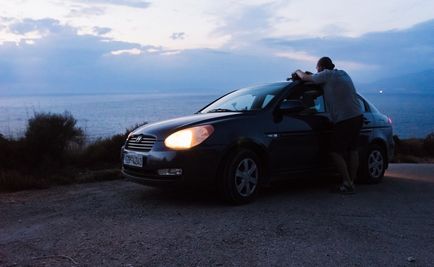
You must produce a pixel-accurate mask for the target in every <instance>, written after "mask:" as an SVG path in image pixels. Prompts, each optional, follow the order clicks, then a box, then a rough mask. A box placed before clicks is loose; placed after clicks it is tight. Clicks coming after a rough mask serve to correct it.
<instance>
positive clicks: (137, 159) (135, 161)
mask: <svg viewBox="0 0 434 267" xmlns="http://www.w3.org/2000/svg"><path fill="white" fill-rule="evenodd" d="M124 164H125V165H130V166H134V167H143V155H140V154H136V153H128V154H125V155H124Z"/></svg>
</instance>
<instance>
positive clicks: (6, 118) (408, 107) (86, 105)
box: [0, 93, 434, 141]
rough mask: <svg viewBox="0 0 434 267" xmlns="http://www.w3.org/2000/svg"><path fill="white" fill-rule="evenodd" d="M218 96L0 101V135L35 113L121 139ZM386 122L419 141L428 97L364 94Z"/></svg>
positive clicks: (432, 127)
mask: <svg viewBox="0 0 434 267" xmlns="http://www.w3.org/2000/svg"><path fill="white" fill-rule="evenodd" d="M218 97H219V95H218V94H195V93H191V94H179V93H165V94H161V93H158V94H156V93H141V94H75V95H38V96H0V134H2V135H4V136H7V137H12V138H19V137H21V136H23V135H24V132H25V129H26V126H27V122H28V120H29V119H30V118H31V117H33V116H34V114H35V113H39V112H51V113H63V112H65V111H67V112H70V113H71V114H72V115H73V116H74V118H75V119H76V120H77V126H79V127H81V128H82V129H83V130H84V132H85V134H86V136H87V140H89V141H92V140H96V139H98V138H104V137H109V136H112V135H114V134H119V133H124V132H125V131H126V129H131V127H133V126H134V125H137V124H142V123H145V122H146V123H152V122H157V121H161V120H165V119H170V118H176V117H180V116H186V115H190V114H193V113H195V112H196V111H198V110H199V109H201V108H202V107H204V106H205V105H206V104H208V103H209V102H211V101H212V100H214V99H216V98H218ZM364 97H365V98H366V99H368V101H370V102H371V103H373V104H374V105H375V106H376V107H377V108H378V109H379V110H380V111H381V112H382V113H383V114H385V115H387V116H389V117H390V118H391V119H392V124H393V128H394V134H397V135H398V136H399V137H400V138H413V137H414V138H424V137H426V136H427V135H428V134H429V133H432V132H434V95H415V94H385V93H383V94H380V93H370V94H364Z"/></svg>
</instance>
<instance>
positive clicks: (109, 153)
mask: <svg viewBox="0 0 434 267" xmlns="http://www.w3.org/2000/svg"><path fill="white" fill-rule="evenodd" d="M76 123H77V121H76V119H74V117H73V116H72V115H71V114H70V113H68V112H65V113H63V114H52V113H36V114H34V116H33V117H32V118H31V119H30V120H29V121H28V125H27V128H26V131H25V133H24V136H23V137H22V138H19V139H16V140H15V139H11V138H6V137H4V136H3V135H1V134H0V151H1V153H0V191H10V190H22V189H30V188H44V187H47V186H50V185H53V184H67V183H74V182H88V181H98V180H108V179H117V178H119V169H120V160H119V158H120V149H121V147H122V145H123V144H124V142H125V139H126V138H127V135H128V133H129V132H130V131H131V130H132V129H127V130H126V131H125V133H123V134H117V135H114V136H112V137H109V138H100V139H98V140H96V141H94V142H92V143H90V144H87V143H86V138H85V135H84V132H83V130H82V129H80V128H79V127H77V126H76ZM142 125H143V124H142ZM138 126H139V125H136V126H135V127H138Z"/></svg>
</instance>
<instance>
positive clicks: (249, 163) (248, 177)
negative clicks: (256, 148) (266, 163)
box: [235, 158, 259, 197]
mask: <svg viewBox="0 0 434 267" xmlns="http://www.w3.org/2000/svg"><path fill="white" fill-rule="evenodd" d="M258 176H259V172H258V167H257V165H256V163H255V161H254V160H253V159H250V158H245V159H243V160H241V161H240V163H239V164H238V166H237V168H236V171H235V187H236V189H237V191H238V193H239V194H240V195H241V196H243V197H248V196H250V195H251V194H253V193H254V192H255V189H256V186H257V183H258Z"/></svg>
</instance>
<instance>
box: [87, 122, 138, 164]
mask: <svg viewBox="0 0 434 267" xmlns="http://www.w3.org/2000/svg"><path fill="white" fill-rule="evenodd" d="M145 124H146V122H144V123H141V124H136V125H135V126H133V127H132V128H129V129H126V130H125V133H123V134H117V135H114V136H112V137H108V138H100V139H98V140H96V141H95V142H93V143H92V144H90V145H88V146H87V147H86V148H85V149H84V151H83V153H82V154H81V155H79V165H80V167H82V168H83V167H85V168H90V169H102V168H113V167H119V164H120V152H121V147H122V146H123V145H124V144H125V140H126V139H127V136H128V134H129V133H130V132H132V131H133V130H134V129H136V128H138V127H140V126H143V125H145Z"/></svg>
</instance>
